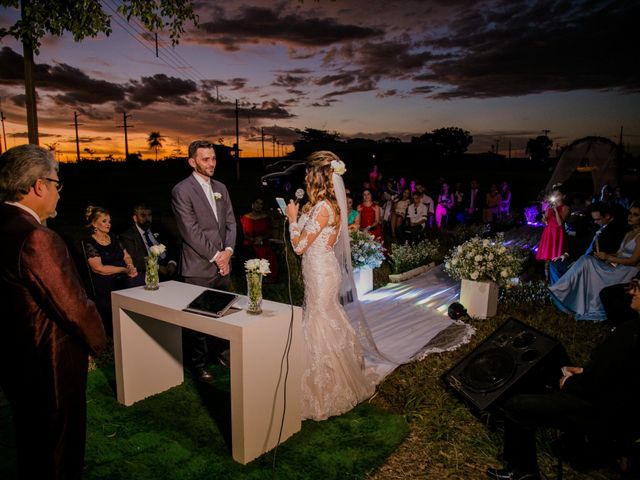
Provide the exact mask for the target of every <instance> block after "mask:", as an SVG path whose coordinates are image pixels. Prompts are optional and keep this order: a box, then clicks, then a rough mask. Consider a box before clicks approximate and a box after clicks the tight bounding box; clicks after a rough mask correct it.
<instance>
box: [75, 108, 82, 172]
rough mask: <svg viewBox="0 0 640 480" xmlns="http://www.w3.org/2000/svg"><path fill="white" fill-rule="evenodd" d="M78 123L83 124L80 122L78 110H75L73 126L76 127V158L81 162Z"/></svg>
mask: <svg viewBox="0 0 640 480" xmlns="http://www.w3.org/2000/svg"><path fill="white" fill-rule="evenodd" d="M78 125H83V124H82V123H78V112H73V126H74V127H75V129H76V159H77V161H78V162H80V138H79V137H78Z"/></svg>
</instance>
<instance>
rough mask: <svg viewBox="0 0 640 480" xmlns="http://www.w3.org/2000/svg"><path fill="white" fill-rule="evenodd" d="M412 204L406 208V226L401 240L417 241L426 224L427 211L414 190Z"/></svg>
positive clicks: (420, 197) (419, 195)
mask: <svg viewBox="0 0 640 480" xmlns="http://www.w3.org/2000/svg"><path fill="white" fill-rule="evenodd" d="M411 200H412V203H411V204H410V205H409V206H408V207H407V217H406V219H405V221H406V222H407V225H406V226H405V228H403V236H404V237H405V238H403V240H408V241H410V242H412V241H415V240H418V239H419V237H420V236H421V235H422V233H423V232H424V229H425V226H426V224H427V219H428V214H429V209H428V208H427V206H426V205H425V204H424V203H422V195H421V194H420V193H419V192H418V191H417V190H416V191H415V192H413V194H412V195H411Z"/></svg>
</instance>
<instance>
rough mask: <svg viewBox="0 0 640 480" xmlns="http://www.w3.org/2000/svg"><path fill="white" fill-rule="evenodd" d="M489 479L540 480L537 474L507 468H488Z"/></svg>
mask: <svg viewBox="0 0 640 480" xmlns="http://www.w3.org/2000/svg"><path fill="white" fill-rule="evenodd" d="M487 477H489V478H492V479H493V480H540V475H539V474H537V473H527V472H518V471H517V470H509V469H507V468H488V469H487Z"/></svg>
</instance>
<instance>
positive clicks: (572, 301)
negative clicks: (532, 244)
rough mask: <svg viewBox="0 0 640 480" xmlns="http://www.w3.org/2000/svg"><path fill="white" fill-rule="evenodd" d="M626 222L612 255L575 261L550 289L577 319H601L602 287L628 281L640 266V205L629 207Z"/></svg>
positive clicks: (582, 258)
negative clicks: (625, 227)
mask: <svg viewBox="0 0 640 480" xmlns="http://www.w3.org/2000/svg"><path fill="white" fill-rule="evenodd" d="M628 223H629V226H630V227H631V231H629V232H628V233H627V234H626V235H625V236H624V238H623V240H622V243H621V245H620V247H619V249H618V252H617V253H616V254H613V255H612V254H609V253H605V252H595V253H594V254H593V256H592V255H585V256H583V257H580V259H578V261H577V262H576V263H575V264H574V265H573V266H572V267H571V268H570V269H569V271H568V272H567V273H565V274H564V275H563V276H562V277H560V279H559V280H558V281H557V282H556V283H555V284H554V285H552V286H551V287H549V291H550V292H551V293H552V295H554V296H555V298H556V299H557V300H558V301H559V302H560V303H561V304H562V305H563V306H564V307H565V308H566V309H567V310H569V311H571V312H574V313H576V319H578V320H605V319H606V315H605V311H604V308H603V307H602V303H601V302H600V295H599V294H600V291H601V290H602V289H603V288H604V287H608V286H610V285H615V284H618V283H625V282H629V281H630V280H631V279H632V278H633V277H634V276H635V275H636V274H637V273H638V265H639V263H640V206H632V207H631V210H630V211H629V216H628Z"/></svg>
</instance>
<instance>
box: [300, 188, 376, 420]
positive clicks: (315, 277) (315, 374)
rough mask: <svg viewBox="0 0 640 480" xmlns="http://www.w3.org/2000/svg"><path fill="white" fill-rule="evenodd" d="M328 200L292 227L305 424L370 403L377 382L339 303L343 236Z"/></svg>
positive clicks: (320, 203) (303, 215) (315, 207)
mask: <svg viewBox="0 0 640 480" xmlns="http://www.w3.org/2000/svg"><path fill="white" fill-rule="evenodd" d="M335 223H336V222H335V214H334V211H333V208H331V205H330V203H329V202H327V201H326V200H323V201H321V202H319V203H317V204H316V205H315V206H314V207H313V208H312V209H311V210H310V211H309V212H307V213H304V214H302V215H301V216H300V218H299V220H298V222H297V223H294V224H291V225H290V226H289V231H290V233H291V238H292V240H294V239H296V238H299V242H298V243H297V245H296V246H294V250H295V252H296V253H297V254H302V276H303V280H304V305H303V314H302V332H303V342H304V344H303V351H304V353H303V354H304V373H303V375H302V407H301V413H302V418H305V419H306V418H312V419H314V420H325V419H327V418H328V417H331V416H333V415H340V414H342V413H345V412H347V411H349V410H351V409H352V408H353V407H355V406H356V405H357V404H358V403H360V402H362V401H363V400H366V399H367V398H369V397H371V396H372V395H373V393H374V391H375V376H374V375H372V374H366V373H365V370H364V358H363V352H362V348H361V345H360V341H359V340H358V338H357V336H356V333H355V331H354V329H353V327H352V326H351V323H350V322H349V319H348V318H347V314H346V313H345V310H344V309H343V308H342V306H341V305H340V302H339V291H340V284H341V272H340V267H339V264H338V260H337V259H336V256H335V254H334V251H333V247H334V244H335V242H336V239H337V237H338V233H339V230H340V227H339V226H336V225H335Z"/></svg>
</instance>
